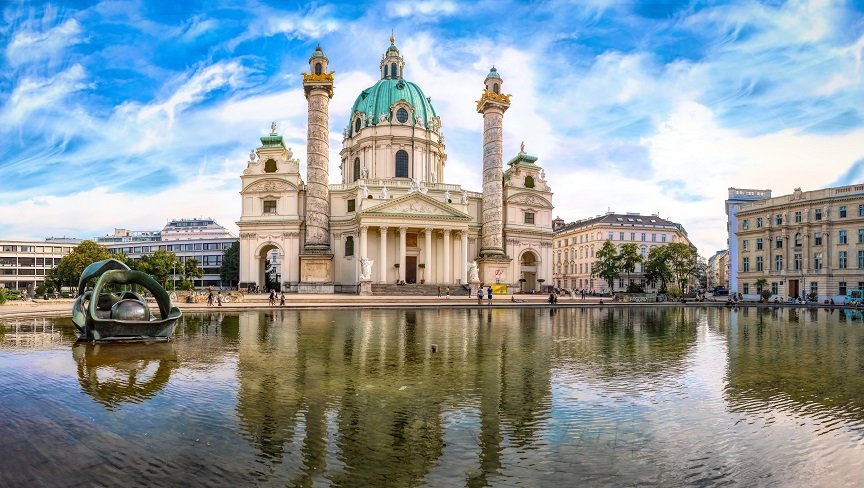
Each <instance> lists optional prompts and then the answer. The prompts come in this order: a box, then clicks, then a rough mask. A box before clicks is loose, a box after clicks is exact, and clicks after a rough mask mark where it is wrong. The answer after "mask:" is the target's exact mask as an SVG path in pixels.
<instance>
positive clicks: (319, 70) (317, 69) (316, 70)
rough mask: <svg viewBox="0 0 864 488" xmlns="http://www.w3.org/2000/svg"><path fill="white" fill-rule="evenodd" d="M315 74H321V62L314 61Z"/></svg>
mask: <svg viewBox="0 0 864 488" xmlns="http://www.w3.org/2000/svg"><path fill="white" fill-rule="evenodd" d="M315 74H316V75H320V74H321V63H315Z"/></svg>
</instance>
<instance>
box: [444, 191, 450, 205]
mask: <svg viewBox="0 0 864 488" xmlns="http://www.w3.org/2000/svg"><path fill="white" fill-rule="evenodd" d="M444 203H450V190H444Z"/></svg>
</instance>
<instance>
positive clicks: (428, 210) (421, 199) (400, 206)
mask: <svg viewBox="0 0 864 488" xmlns="http://www.w3.org/2000/svg"><path fill="white" fill-rule="evenodd" d="M378 201H380V200H367V201H366V202H369V203H372V202H378ZM366 202H364V204H366ZM361 214H362V215H368V216H370V217H371V216H391V215H392V216H394V217H398V216H410V217H412V218H418V217H419V218H432V219H448V220H466V221H470V220H471V217H470V216H469V215H468V214H466V213H464V212H461V211H459V210H457V209H456V208H454V207H453V206H451V205H448V204H446V203H444V202H439V201H438V200H436V199H434V198H432V197H430V196H428V195H424V194H422V193H409V194H407V195H403V196H401V197H398V198H394V199H392V200H388V201H386V202H384V203H380V204H378V205H375V206H370V207H369V208H367V209H364V210H363V211H362V212H361Z"/></svg>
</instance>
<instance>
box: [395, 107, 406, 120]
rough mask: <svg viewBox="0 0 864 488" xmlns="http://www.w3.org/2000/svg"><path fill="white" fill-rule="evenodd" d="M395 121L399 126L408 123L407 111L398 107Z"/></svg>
mask: <svg viewBox="0 0 864 488" xmlns="http://www.w3.org/2000/svg"><path fill="white" fill-rule="evenodd" d="M396 120H398V121H399V123H400V124H404V123H405V122H408V111H407V110H405V109H404V108H402V107H399V110H397V111H396Z"/></svg>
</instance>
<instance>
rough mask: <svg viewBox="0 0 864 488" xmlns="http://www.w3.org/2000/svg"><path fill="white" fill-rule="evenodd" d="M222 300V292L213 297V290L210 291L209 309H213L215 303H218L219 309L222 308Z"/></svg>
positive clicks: (208, 295) (208, 298)
mask: <svg viewBox="0 0 864 488" xmlns="http://www.w3.org/2000/svg"><path fill="white" fill-rule="evenodd" d="M222 300H223V298H222V292H221V291H220V292H218V293H217V294H216V295H215V296H214V295H213V290H210V291H209V292H208V293H207V306H208V307H212V306H213V303H214V302H215V303H216V306H217V307H221V306H222Z"/></svg>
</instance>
